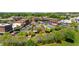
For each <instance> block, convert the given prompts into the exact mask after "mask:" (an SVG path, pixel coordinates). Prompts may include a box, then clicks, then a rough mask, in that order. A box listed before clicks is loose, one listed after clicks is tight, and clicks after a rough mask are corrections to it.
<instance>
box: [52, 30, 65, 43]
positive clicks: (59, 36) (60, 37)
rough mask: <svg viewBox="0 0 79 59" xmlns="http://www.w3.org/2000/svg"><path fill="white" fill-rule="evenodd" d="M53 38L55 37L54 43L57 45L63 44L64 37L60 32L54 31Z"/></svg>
mask: <svg viewBox="0 0 79 59" xmlns="http://www.w3.org/2000/svg"><path fill="white" fill-rule="evenodd" d="M53 36H54V41H55V42H56V43H61V42H62V40H63V39H64V36H63V34H62V33H61V32H60V31H54V32H53Z"/></svg>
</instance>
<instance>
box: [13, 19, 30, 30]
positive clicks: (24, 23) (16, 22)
mask: <svg viewBox="0 0 79 59" xmlns="http://www.w3.org/2000/svg"><path fill="white" fill-rule="evenodd" d="M28 24H29V20H25V19H21V20H17V21H15V22H14V23H13V24H12V28H13V29H14V28H16V27H17V26H25V25H28Z"/></svg>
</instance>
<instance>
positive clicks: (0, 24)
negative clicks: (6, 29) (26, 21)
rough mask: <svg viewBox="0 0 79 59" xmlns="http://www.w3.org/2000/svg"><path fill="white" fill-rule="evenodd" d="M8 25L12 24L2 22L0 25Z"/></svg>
mask: <svg viewBox="0 0 79 59" xmlns="http://www.w3.org/2000/svg"><path fill="white" fill-rule="evenodd" d="M7 25H10V24H5V23H0V26H7Z"/></svg>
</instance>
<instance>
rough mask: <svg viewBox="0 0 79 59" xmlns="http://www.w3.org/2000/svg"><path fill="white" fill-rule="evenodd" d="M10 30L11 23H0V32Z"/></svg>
mask: <svg viewBox="0 0 79 59" xmlns="http://www.w3.org/2000/svg"><path fill="white" fill-rule="evenodd" d="M10 31H12V25H11V24H4V23H2V24H0V33H5V32H10Z"/></svg>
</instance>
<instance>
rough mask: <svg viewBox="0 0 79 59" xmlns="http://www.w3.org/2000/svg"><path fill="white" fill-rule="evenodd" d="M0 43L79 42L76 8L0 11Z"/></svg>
mask: <svg viewBox="0 0 79 59" xmlns="http://www.w3.org/2000/svg"><path fill="white" fill-rule="evenodd" d="M0 46H79V12H51V13H47V12H40V13H38V12H16V13H15V12H12V13H11V12H1V13H0Z"/></svg>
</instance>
